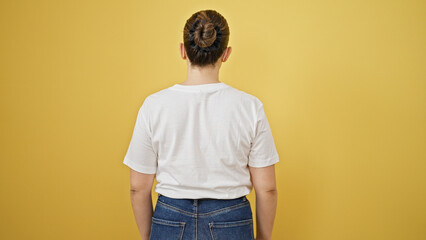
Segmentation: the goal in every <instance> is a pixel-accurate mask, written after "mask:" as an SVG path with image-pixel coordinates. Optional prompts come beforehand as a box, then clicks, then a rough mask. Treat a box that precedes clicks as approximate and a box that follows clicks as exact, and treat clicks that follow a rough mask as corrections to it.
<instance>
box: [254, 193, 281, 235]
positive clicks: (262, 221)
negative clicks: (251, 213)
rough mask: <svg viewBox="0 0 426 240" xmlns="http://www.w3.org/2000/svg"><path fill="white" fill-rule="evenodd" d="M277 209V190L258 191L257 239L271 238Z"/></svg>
mask: <svg viewBox="0 0 426 240" xmlns="http://www.w3.org/2000/svg"><path fill="white" fill-rule="evenodd" d="M276 209H277V191H269V192H259V193H256V232H257V234H256V235H257V236H256V240H271V238H272V229H273V225H274V220H275V213H276Z"/></svg>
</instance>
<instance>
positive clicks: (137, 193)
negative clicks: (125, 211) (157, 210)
mask: <svg viewBox="0 0 426 240" xmlns="http://www.w3.org/2000/svg"><path fill="white" fill-rule="evenodd" d="M154 177H155V174H145V173H140V172H137V171H135V170H133V169H130V199H131V203H132V208H133V214H134V216H135V220H136V224H137V225H138V229H139V233H140V236H141V239H142V240H148V239H149V235H150V234H151V224H152V219H151V218H152V214H153V206H152V198H151V190H152V184H153V182H154Z"/></svg>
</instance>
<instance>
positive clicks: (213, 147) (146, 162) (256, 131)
mask: <svg viewBox="0 0 426 240" xmlns="http://www.w3.org/2000/svg"><path fill="white" fill-rule="evenodd" d="M277 162H279V156H278V152H277V149H276V147H275V143H274V139H273V137H272V133H271V129H270V126H269V123H268V119H267V117H266V115H265V111H264V108H263V104H262V102H261V101H260V100H259V99H258V98H257V97H255V96H253V95H250V94H248V93H245V92H243V91H241V90H238V89H236V88H234V87H232V86H230V85H227V84H225V83H223V82H219V83H207V84H200V85H182V84H175V85H173V86H171V87H169V88H166V89H163V90H160V91H158V92H155V93H153V94H151V95H149V96H147V97H146V98H145V100H144V102H143V104H142V106H141V107H140V109H139V112H138V115H137V118H136V123H135V126H134V129H133V135H132V138H131V141H130V145H129V147H128V150H127V153H126V155H125V157H124V161H123V163H124V164H126V165H127V166H129V167H130V168H131V169H133V170H135V171H137V172H140V173H147V174H156V180H157V182H158V183H157V184H156V186H155V192H157V193H159V194H162V195H165V196H167V197H172V198H191V199H199V198H215V199H232V198H237V197H241V196H244V195H247V194H249V193H250V192H251V190H252V188H253V186H252V182H251V180H250V172H249V168H248V166H251V167H266V166H270V165H273V164H275V163H277Z"/></svg>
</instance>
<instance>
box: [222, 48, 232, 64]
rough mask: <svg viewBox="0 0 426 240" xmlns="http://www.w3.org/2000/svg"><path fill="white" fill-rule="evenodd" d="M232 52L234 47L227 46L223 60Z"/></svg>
mask: <svg viewBox="0 0 426 240" xmlns="http://www.w3.org/2000/svg"><path fill="white" fill-rule="evenodd" d="M231 52H232V47H227V48H226V49H225V51H224V52H223V57H222V62H225V61H226V60H227V59H228V58H229V55H231Z"/></svg>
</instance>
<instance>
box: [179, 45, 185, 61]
mask: <svg viewBox="0 0 426 240" xmlns="http://www.w3.org/2000/svg"><path fill="white" fill-rule="evenodd" d="M179 51H180V57H181V58H182V59H186V52H185V46H184V45H183V43H180V44H179Z"/></svg>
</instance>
